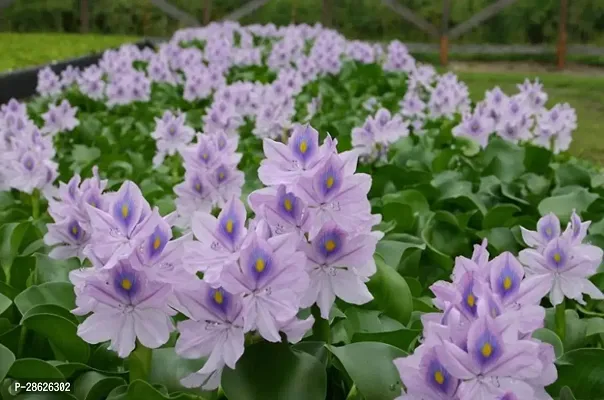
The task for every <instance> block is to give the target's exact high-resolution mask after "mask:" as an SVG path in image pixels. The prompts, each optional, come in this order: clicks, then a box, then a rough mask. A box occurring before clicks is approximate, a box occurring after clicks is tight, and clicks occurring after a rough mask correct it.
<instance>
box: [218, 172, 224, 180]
mask: <svg viewBox="0 0 604 400" xmlns="http://www.w3.org/2000/svg"><path fill="white" fill-rule="evenodd" d="M218 179H220V180H222V179H224V172H219V173H218Z"/></svg>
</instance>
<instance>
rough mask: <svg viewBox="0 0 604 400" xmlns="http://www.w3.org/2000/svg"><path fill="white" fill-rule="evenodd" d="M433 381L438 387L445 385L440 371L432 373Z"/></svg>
mask: <svg viewBox="0 0 604 400" xmlns="http://www.w3.org/2000/svg"><path fill="white" fill-rule="evenodd" d="M434 380H435V381H436V383H438V384H439V385H442V384H443V383H445V376H444V375H443V373H442V372H440V371H436V372H435V373H434Z"/></svg>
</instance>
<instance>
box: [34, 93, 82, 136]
mask: <svg viewBox="0 0 604 400" xmlns="http://www.w3.org/2000/svg"><path fill="white" fill-rule="evenodd" d="M77 112H78V108H77V107H71V104H69V102H68V101H67V100H63V101H62V102H61V104H50V105H49V106H48V111H47V112H46V113H44V114H42V119H43V120H44V126H43V127H42V133H44V134H48V135H50V136H54V135H56V134H57V133H60V132H69V131H72V130H73V129H74V128H75V127H76V126H78V125H80V121H78V119H77V118H76V113H77Z"/></svg>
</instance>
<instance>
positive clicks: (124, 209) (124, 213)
mask: <svg viewBox="0 0 604 400" xmlns="http://www.w3.org/2000/svg"><path fill="white" fill-rule="evenodd" d="M128 214H130V209H129V208H128V204H124V205H123V206H122V217H124V218H128Z"/></svg>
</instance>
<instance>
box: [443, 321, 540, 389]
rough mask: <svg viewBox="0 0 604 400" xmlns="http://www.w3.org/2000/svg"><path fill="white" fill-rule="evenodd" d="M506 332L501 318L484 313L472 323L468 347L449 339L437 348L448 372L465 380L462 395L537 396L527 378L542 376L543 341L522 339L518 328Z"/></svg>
mask: <svg viewBox="0 0 604 400" xmlns="http://www.w3.org/2000/svg"><path fill="white" fill-rule="evenodd" d="M506 332H508V333H506V334H503V329H502V327H501V326H500V324H499V323H498V322H497V321H495V320H494V319H492V318H490V317H488V316H484V317H480V318H478V319H477V320H475V321H473V322H472V323H471V326H470V329H469V331H468V343H467V349H462V348H460V347H458V346H456V345H455V344H453V343H451V342H448V341H445V342H444V343H443V345H442V347H441V348H439V349H437V353H438V358H439V361H440V362H441V363H442V365H443V366H444V368H445V369H446V371H447V372H448V373H449V374H450V375H451V376H452V377H454V378H457V379H459V380H460V381H461V382H460V384H459V388H458V390H457V395H458V396H459V398H462V399H489V398H496V396H502V395H504V394H505V393H506V392H507V391H512V392H514V393H518V394H519V395H520V398H526V399H530V398H533V393H534V390H533V388H532V387H531V385H529V384H528V383H526V382H524V380H526V379H532V378H536V377H538V376H539V375H540V374H541V372H542V370H543V367H544V366H543V364H542V363H541V361H540V360H539V350H540V349H539V343H538V342H535V341H532V340H521V339H518V333H517V331H516V332H514V331H513V330H507V331H506ZM435 380H436V376H435Z"/></svg>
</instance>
